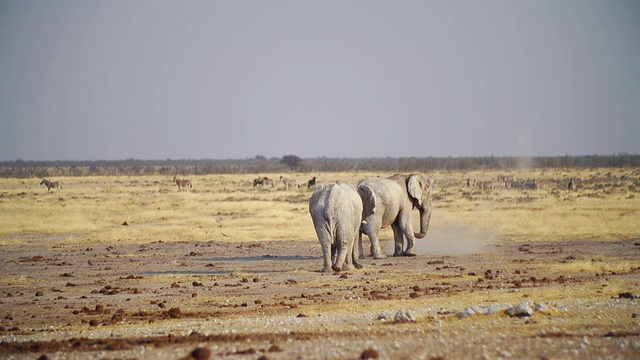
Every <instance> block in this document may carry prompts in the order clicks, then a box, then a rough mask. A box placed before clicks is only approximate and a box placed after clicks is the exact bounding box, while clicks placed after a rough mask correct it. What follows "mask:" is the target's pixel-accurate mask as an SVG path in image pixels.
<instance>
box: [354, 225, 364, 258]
mask: <svg viewBox="0 0 640 360" xmlns="http://www.w3.org/2000/svg"><path fill="white" fill-rule="evenodd" d="M356 241H357V242H358V244H357V245H354V246H357V247H358V253H359V255H358V257H359V258H360V259H364V258H365V256H364V248H363V247H362V226H360V231H358V239H357V240H356Z"/></svg>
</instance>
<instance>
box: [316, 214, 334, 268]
mask: <svg viewBox="0 0 640 360" xmlns="http://www.w3.org/2000/svg"><path fill="white" fill-rule="evenodd" d="M313 222H314V226H315V228H316V234H317V235H318V240H319V241H320V247H321V248H322V260H323V266H322V272H329V270H330V269H331V264H332V261H331V260H332V257H333V242H332V239H331V234H330V233H329V230H328V228H327V227H326V226H325V224H324V223H322V222H319V221H316V219H314V221H313Z"/></svg>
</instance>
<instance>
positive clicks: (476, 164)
mask: <svg viewBox="0 0 640 360" xmlns="http://www.w3.org/2000/svg"><path fill="white" fill-rule="evenodd" d="M522 164H527V167H530V168H595V167H613V168H632V167H640V155H631V154H616V155H584V156H556V157H531V158H526V159H523V158H518V157H493V156H490V157H457V158H454V157H426V158H418V157H402V158H391V157H387V158H358V159H347V158H327V157H319V158H308V159H302V158H299V157H297V156H295V155H286V156H284V157H283V158H281V159H278V158H271V159H267V158H265V157H263V156H256V157H255V158H253V159H236V160H206V159H205V160H192V159H180V160H172V159H167V160H136V159H128V160H112V161H105V160H99V161H24V160H16V161H5V162H0V177H5V178H6V177H14V178H46V177H55V176H88V175H109V176H117V175H167V176H173V175H186V174H193V175H206V174H258V173H278V172H289V171H295V172H314V173H315V172H338V171H368V172H375V171H379V172H398V173H408V172H429V171H436V170H451V171H461V170H464V171H470V170H482V169H487V170H488V169H505V170H509V169H518V168H521V167H522V166H523V165H522Z"/></svg>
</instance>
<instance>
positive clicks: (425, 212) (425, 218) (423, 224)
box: [413, 204, 431, 239]
mask: <svg viewBox="0 0 640 360" xmlns="http://www.w3.org/2000/svg"><path fill="white" fill-rule="evenodd" d="M430 221H431V204H429V206H427V207H425V208H423V209H420V232H419V233H414V234H413V236H415V237H416V239H422V238H424V237H425V236H426V235H427V230H429V222H430Z"/></svg>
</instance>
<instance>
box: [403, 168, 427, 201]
mask: <svg viewBox="0 0 640 360" xmlns="http://www.w3.org/2000/svg"><path fill="white" fill-rule="evenodd" d="M428 187H429V184H428V183H427V182H426V181H425V179H424V177H422V175H411V176H410V177H409V180H408V181H407V192H408V193H409V196H411V198H412V199H413V200H414V201H415V203H414V205H415V204H416V203H417V205H418V206H420V207H422V206H424V204H423V203H422V194H423V193H424V191H425V190H426V191H429V189H428ZM425 188H427V189H425Z"/></svg>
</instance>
